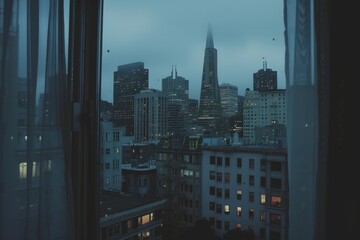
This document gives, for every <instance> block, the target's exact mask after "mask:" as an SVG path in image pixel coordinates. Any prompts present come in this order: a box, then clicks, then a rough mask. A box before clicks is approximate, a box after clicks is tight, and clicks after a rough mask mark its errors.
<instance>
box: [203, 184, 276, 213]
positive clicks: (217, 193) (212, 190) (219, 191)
mask: <svg viewBox="0 0 360 240" xmlns="http://www.w3.org/2000/svg"><path fill="white" fill-rule="evenodd" d="M209 194H210V195H211V196H216V197H218V198H222V197H223V194H224V199H229V198H230V189H228V188H226V189H222V188H215V187H210V188H209ZM248 196H249V199H248V201H249V202H255V194H254V192H249V194H248ZM236 199H237V200H242V191H241V190H237V191H236ZM265 203H266V194H265V193H261V194H260V204H265ZM214 204H215V203H214ZM270 205H271V206H274V207H282V197H281V196H278V195H271V197H270ZM210 210H213V209H211V208H210Z"/></svg>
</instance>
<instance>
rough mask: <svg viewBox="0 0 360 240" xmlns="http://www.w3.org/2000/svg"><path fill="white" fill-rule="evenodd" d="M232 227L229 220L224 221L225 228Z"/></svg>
mask: <svg viewBox="0 0 360 240" xmlns="http://www.w3.org/2000/svg"><path fill="white" fill-rule="evenodd" d="M229 229H230V222H229V221H225V222H224V230H226V231H228V230H229Z"/></svg>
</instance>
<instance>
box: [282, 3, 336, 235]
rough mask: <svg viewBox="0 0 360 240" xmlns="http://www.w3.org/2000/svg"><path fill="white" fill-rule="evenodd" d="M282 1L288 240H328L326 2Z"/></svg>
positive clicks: (327, 52)
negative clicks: (285, 96)
mask: <svg viewBox="0 0 360 240" xmlns="http://www.w3.org/2000/svg"><path fill="white" fill-rule="evenodd" d="M284 3H285V4H284V18H285V19H284V21H285V28H286V30H285V43H286V53H285V71H286V91H287V134H288V136H287V139H288V172H289V239H291V240H297V239H299V240H300V239H301V240H302V239H309V240H310V239H314V240H315V239H316V240H320V239H327V238H326V237H325V228H326V222H325V216H326V213H325V209H326V207H325V206H326V204H327V200H326V198H325V196H326V188H327V184H326V176H327V159H328V155H327V152H328V136H329V133H328V132H329V129H328V126H329V103H330V101H329V84H330V83H329V80H330V79H329V63H328V61H329V48H328V47H329V38H328V24H329V23H328V19H327V18H328V13H327V1H326V0H285V1H284Z"/></svg>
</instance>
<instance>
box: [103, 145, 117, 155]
mask: <svg viewBox="0 0 360 240" xmlns="http://www.w3.org/2000/svg"><path fill="white" fill-rule="evenodd" d="M100 154H101V155H104V149H103V148H101V149H100ZM114 154H120V148H119V147H114ZM105 155H110V148H105Z"/></svg>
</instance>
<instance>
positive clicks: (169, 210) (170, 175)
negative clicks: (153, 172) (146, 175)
mask: <svg viewBox="0 0 360 240" xmlns="http://www.w3.org/2000/svg"><path fill="white" fill-rule="evenodd" d="M201 143H202V137H200V136H186V137H185V136H182V135H176V134H174V135H168V136H163V137H162V138H161V141H160V143H159V144H158V148H157V151H156V154H157V158H156V164H157V170H158V184H157V185H158V191H159V194H160V196H162V197H164V198H166V199H167V206H166V210H165V216H164V219H166V223H167V226H166V227H167V228H168V229H171V231H170V232H169V233H168V234H169V235H168V236H167V237H168V238H167V239H176V238H175V237H176V236H178V234H179V233H181V232H183V230H184V229H186V228H187V227H189V226H194V224H195V222H196V220H198V219H200V218H201V208H200V202H201V199H200V197H201V182H200V180H201V178H200V168H201V165H200V164H201V163H200V159H201Z"/></svg>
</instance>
